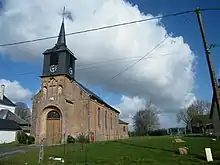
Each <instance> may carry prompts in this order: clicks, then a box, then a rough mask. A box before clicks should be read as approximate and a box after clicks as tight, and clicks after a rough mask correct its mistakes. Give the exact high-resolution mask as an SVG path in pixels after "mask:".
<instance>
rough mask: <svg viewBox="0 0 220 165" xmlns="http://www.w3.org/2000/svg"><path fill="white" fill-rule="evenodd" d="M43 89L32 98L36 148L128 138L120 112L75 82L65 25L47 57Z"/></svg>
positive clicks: (71, 54)
mask: <svg viewBox="0 0 220 165" xmlns="http://www.w3.org/2000/svg"><path fill="white" fill-rule="evenodd" d="M43 54H44V63H43V73H42V76H41V80H42V83H41V89H40V91H39V92H38V93H37V94H36V95H35V96H34V97H33V108H32V126H31V134H32V135H33V136H34V137H35V139H36V144H39V143H40V142H41V140H44V142H45V143H46V144H59V143H64V142H65V141H66V139H67V136H68V135H71V136H73V137H74V136H77V135H79V134H82V133H83V134H85V135H90V136H89V137H90V141H104V140H117V139H122V138H127V137H128V123H125V122H123V121H122V120H120V119H119V113H120V112H119V111H117V110H116V109H114V108H113V107H111V106H110V105H109V104H107V103H106V102H105V101H104V100H103V99H102V98H100V97H99V96H97V95H96V94H95V93H93V92H92V91H90V90H89V89H88V88H86V87H85V86H83V85H82V84H80V83H79V82H78V81H77V80H76V79H75V61H76V57H75V56H74V54H73V53H72V52H71V51H70V50H69V49H68V48H67V45H66V38H65V28H64V22H62V25H61V29H60V33H59V37H58V40H57V43H56V45H55V46H54V47H53V48H52V49H47V50H46V51H45V52H44V53H43Z"/></svg>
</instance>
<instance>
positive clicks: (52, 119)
mask: <svg viewBox="0 0 220 165" xmlns="http://www.w3.org/2000/svg"><path fill="white" fill-rule="evenodd" d="M46 132H47V134H46V141H47V144H60V143H61V118H60V113H59V112H57V111H55V110H53V111H50V112H49V113H48V114H47V127H46Z"/></svg>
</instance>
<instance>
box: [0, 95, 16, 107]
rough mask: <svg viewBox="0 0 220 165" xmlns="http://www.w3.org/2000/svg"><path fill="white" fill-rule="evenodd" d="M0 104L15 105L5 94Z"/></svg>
mask: <svg viewBox="0 0 220 165" xmlns="http://www.w3.org/2000/svg"><path fill="white" fill-rule="evenodd" d="M0 104H1V105H6V106H11V107H16V105H15V104H14V103H13V102H12V101H11V100H9V99H8V98H7V97H6V96H3V100H0Z"/></svg>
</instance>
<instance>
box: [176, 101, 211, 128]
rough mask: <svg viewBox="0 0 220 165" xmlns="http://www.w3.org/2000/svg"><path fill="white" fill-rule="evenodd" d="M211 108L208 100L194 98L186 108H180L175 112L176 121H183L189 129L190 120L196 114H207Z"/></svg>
mask: <svg viewBox="0 0 220 165" xmlns="http://www.w3.org/2000/svg"><path fill="white" fill-rule="evenodd" d="M210 108H211V104H210V102H208V101H204V100H196V101H194V103H193V104H192V105H190V106H189V107H187V108H183V109H181V110H180V111H179V112H178V113H177V121H178V122H181V121H182V122H183V123H184V124H185V125H186V126H188V127H189V128H190V129H191V121H192V119H193V117H194V116H196V115H204V114H208V113H209V111H210Z"/></svg>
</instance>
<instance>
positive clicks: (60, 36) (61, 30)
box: [56, 20, 66, 46]
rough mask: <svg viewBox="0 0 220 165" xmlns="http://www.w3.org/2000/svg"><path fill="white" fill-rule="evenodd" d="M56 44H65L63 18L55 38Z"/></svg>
mask: <svg viewBox="0 0 220 165" xmlns="http://www.w3.org/2000/svg"><path fill="white" fill-rule="evenodd" d="M56 45H57V46H61V45H64V46H66V36H65V27H64V20H63V21H62V24H61V27H60V33H59V36H58V39H57V44H56Z"/></svg>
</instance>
